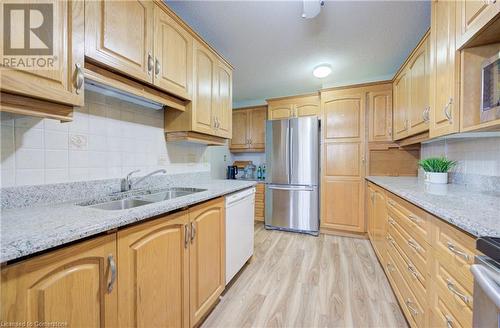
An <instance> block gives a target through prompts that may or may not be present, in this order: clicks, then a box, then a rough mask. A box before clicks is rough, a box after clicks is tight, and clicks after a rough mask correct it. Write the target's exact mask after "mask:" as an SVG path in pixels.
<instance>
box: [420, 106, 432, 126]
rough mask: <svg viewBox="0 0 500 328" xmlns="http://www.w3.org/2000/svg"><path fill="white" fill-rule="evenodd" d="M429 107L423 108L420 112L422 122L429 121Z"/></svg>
mask: <svg viewBox="0 0 500 328" xmlns="http://www.w3.org/2000/svg"><path fill="white" fill-rule="evenodd" d="M430 109H431V108H430V107H429V106H427V107H425V109H424V111H423V112H422V118H423V119H424V122H429V119H430V115H429V114H430V113H429V112H430Z"/></svg>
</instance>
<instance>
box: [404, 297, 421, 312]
mask: <svg viewBox="0 0 500 328" xmlns="http://www.w3.org/2000/svg"><path fill="white" fill-rule="evenodd" d="M405 304H406V307H407V308H408V310H410V312H411V313H412V315H413V316H416V315H418V310H417V309H415V308H414V307H413V306H411V304H413V302H412V301H411V300H410V299H409V298H408V299H407V300H406V301H405Z"/></svg>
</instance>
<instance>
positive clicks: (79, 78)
mask: <svg viewBox="0 0 500 328" xmlns="http://www.w3.org/2000/svg"><path fill="white" fill-rule="evenodd" d="M84 81H85V79H84V76H83V71H82V66H81V65H80V64H79V63H76V64H75V92H76V94H77V95H79V94H80V91H82V87H83V82H84Z"/></svg>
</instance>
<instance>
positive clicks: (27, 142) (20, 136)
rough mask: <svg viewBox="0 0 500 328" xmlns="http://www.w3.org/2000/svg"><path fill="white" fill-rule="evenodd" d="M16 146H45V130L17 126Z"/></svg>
mask: <svg viewBox="0 0 500 328" xmlns="http://www.w3.org/2000/svg"><path fill="white" fill-rule="evenodd" d="M14 139H15V141H16V148H35V149H41V148H43V130H42V129H35V128H18V127H16V128H15V136H14Z"/></svg>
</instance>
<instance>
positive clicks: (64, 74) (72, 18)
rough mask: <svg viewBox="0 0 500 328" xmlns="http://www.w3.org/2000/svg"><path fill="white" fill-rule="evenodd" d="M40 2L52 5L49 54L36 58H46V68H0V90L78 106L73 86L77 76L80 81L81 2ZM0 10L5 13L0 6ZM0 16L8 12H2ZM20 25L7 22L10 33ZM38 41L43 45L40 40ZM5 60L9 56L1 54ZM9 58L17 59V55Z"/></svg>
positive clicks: (78, 93)
mask: <svg viewBox="0 0 500 328" xmlns="http://www.w3.org/2000/svg"><path fill="white" fill-rule="evenodd" d="M23 2H24V1H21V3H23ZM44 2H45V3H49V4H50V5H52V7H53V20H54V21H53V30H51V32H52V35H50V36H51V37H52V52H51V54H50V55H47V56H45V55H44V56H40V58H45V59H47V60H46V63H47V65H46V66H47V68H44V67H45V65H44V66H40V67H39V68H37V69H32V68H5V67H3V66H2V68H1V71H0V76H1V83H0V89H1V90H2V91H7V92H11V93H16V94H21V95H26V96H30V97H34V98H40V99H46V100H50V101H55V102H59V103H65V104H69V105H76V106H82V105H83V101H84V96H83V85H81V87H78V86H77V77H78V75H79V74H80V76H81V78H82V81H83V72H82V71H81V69H83V61H84V21H83V17H84V14H83V12H84V6H83V1H55V0H50V1H44ZM16 3H18V2H16ZM26 3H31V2H30V1H29V2H26ZM2 10H6V8H5V7H4V5H3V4H2ZM4 14H8V13H2V15H4ZM2 17H3V16H2ZM22 23H23V21H22V20H16V21H14V22H11V25H13V27H14V28H13V30H22V29H23V28H24V26H21V24H22ZM50 36H49V37H50ZM39 42H41V43H44V41H42V40H40V41H39ZM47 42H48V41H47ZM44 44H45V43H44ZM4 51H6V49H4ZM7 58H10V56H8V55H7V53H5V54H4V60H6V59H7ZM13 58H14V59H18V57H17V56H13ZM34 58H38V57H34ZM50 63H52V64H50ZM77 65H78V66H77ZM78 67H80V68H78Z"/></svg>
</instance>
